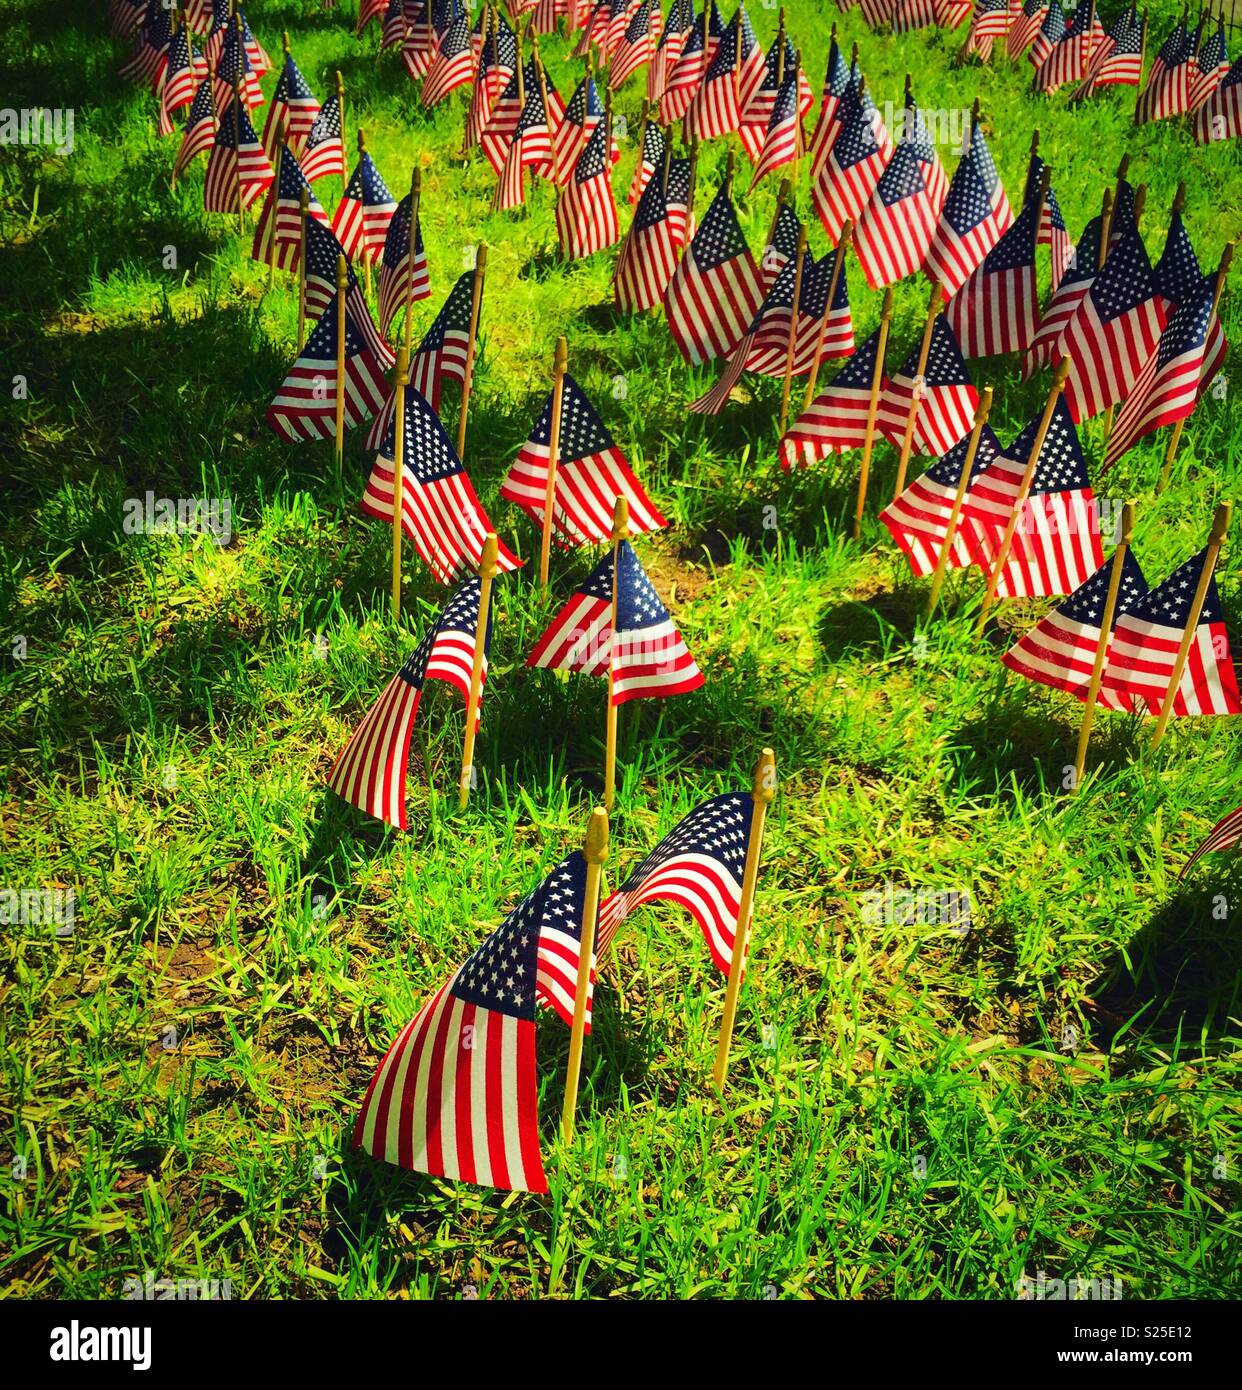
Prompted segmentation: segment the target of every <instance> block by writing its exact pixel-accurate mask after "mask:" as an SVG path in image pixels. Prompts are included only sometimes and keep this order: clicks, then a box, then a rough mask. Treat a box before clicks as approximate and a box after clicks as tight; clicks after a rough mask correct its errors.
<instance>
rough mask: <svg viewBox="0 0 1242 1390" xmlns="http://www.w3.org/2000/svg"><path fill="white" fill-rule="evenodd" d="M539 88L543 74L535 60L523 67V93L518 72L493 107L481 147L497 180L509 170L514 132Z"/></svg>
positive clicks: (530, 60) (527, 61) (485, 127)
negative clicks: (507, 160) (508, 163)
mask: <svg viewBox="0 0 1242 1390" xmlns="http://www.w3.org/2000/svg"><path fill="white" fill-rule="evenodd" d="M538 86H539V70H538V69H537V68H536V67H535V60H534V59H533V58H528V59H527V60H526V62H525V63H524V64H523V65H522V81H521V86H520V89H519V84H518V74H517V72H516V71H515V72H514V73H513V75H512V76H511V77H510V78H509V80H508V82H506V83H505V86H504V89H503V90H502V91H501V93H500V96H499V97H498V98H497V99H496V104H495V105H494V106H493V107H492V112H491V115H490V116H489V117H488V121H487V124H486V125H485V126H484V127H483V133H482V135H481V136H480V137H479V144H480V146H481V147H482V149H483V153H484V154H485V155H486V156H487V162H488V163H489V164H490V165H491V166H492V170H493V172H494V173H495V174H496V177H497V178H499V177H500V171H501V170H502V169H503V168H504V167H505V160H506V158H507V157H508V154H509V145H510V142H511V141H512V140H513V133H514V131H515V130H517V125H518V121H519V120H520V119H521V117H522V111H523V110H524V108H525V106H526V99H527V97H528V96H529V95H530V92H531V89H532V88H536V89H537V88H538ZM519 92H520V94H519Z"/></svg>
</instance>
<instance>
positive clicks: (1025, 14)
mask: <svg viewBox="0 0 1242 1390" xmlns="http://www.w3.org/2000/svg"><path fill="white" fill-rule="evenodd" d="M1047 12H1048V7H1047V5H1046V4H1045V3H1044V0H1023V4H1022V12H1021V14H1020V15H1018V16H1017V17H1016V18H1015V19H1014V21H1013V23H1012V24H1011V25H1010V26H1009V33H1008V35H1007V36H1006V38H1005V55H1006V57H1008V58H1010V59H1011V60H1012V59H1015V58H1020V57H1021V56H1022V55H1023V53H1025V52H1026V50H1027V49H1028V48H1029V47H1030V46H1031V44H1032V43H1034V42H1035V35H1036V34H1038V33H1039V30H1040V26H1041V25H1042V24H1043V22H1044V16H1045V14H1047Z"/></svg>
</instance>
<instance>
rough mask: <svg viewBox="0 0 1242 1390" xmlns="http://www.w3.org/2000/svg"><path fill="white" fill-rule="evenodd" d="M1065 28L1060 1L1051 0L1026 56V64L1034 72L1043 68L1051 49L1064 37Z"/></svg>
mask: <svg viewBox="0 0 1242 1390" xmlns="http://www.w3.org/2000/svg"><path fill="white" fill-rule="evenodd" d="M1067 27H1068V26H1067V25H1066V22H1065V11H1064V10H1063V9H1062V8H1061V0H1051V3H1050V4H1049V5H1048V7H1047V9H1046V10H1045V11H1044V17H1043V19H1042V20H1041V21H1040V25H1039V28H1038V29H1037V30H1036V31H1035V37H1034V38H1033V39H1032V40H1031V45H1030V48H1029V50H1028V51H1027V55H1026V60H1027V62H1028V63H1030V65H1031V66H1032V67H1033V68H1034V69H1035V71H1036V72H1038V71H1039V69H1040V68H1041V67H1043V65H1044V63H1045V61H1046V60H1047V58H1048V57H1049V55H1050V54H1051V53H1052V51H1053V49H1054V48H1056V46H1057V45H1058V44H1059V43H1060V42H1061V40H1062V39H1063V38H1064V37H1065V31H1066V28H1067Z"/></svg>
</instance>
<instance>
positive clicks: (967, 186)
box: [924, 121, 1013, 299]
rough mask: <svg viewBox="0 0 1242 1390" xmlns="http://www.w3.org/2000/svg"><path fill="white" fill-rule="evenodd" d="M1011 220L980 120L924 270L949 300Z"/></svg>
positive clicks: (973, 129) (974, 125)
mask: <svg viewBox="0 0 1242 1390" xmlns="http://www.w3.org/2000/svg"><path fill="white" fill-rule="evenodd" d="M1012 222H1013V212H1012V210H1011V209H1010V206H1009V199H1008V198H1007V197H1006V196H1005V188H1004V185H1003V184H1002V183H1001V181H1000V176H999V175H998V174H997V172H996V165H995V163H994V162H993V160H992V152H991V151H990V150H989V149H988V145H987V141H986V140H985V139H984V137H983V127H982V125H981V124H980V123H979V122H978V121H973V122H972V123H971V131H970V141H969V144H968V145H967V147H966V153H965V154H964V155H963V157H962V159H961V160H960V161H959V162H958V166H957V168H956V169H955V170H954V171H953V180H952V182H951V183H950V184H949V191H948V193H947V195H946V197H945V201H944V206H943V207H942V208H941V209H940V218H939V220H938V222H937V224H936V231H935V234H934V235H933V237H932V239H931V243H930V245H929V246H928V248H927V256H926V259H925V262H924V268H925V269H926V271H927V273H928V275H930V276H931V278H932V279H933V280H936V281H938V282H939V284H940V287H941V289H942V290H943V291H944V294H945V298H946V299H951V298H952V297H953V295H955V294H956V293H957V291H958V290H959V289H961V287H962V286H963V285H964V284H965V283H966V280H967V278H968V277H969V276H970V274H971V272H972V271H973V270H974V269H975V267H976V266H977V265H978V264H979V262H980V261H982V259H983V258H984V256H986V255H987V253H988V252H989V251H990V250H991V249H992V247H993V246H995V245H996V243H997V242H998V241H999V240H1000V238H1001V236H1002V235H1003V234H1004V233H1005V232H1006V231H1008V229H1009V227H1010V224H1011V223H1012Z"/></svg>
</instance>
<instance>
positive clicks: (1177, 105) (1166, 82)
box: [1134, 19, 1194, 125]
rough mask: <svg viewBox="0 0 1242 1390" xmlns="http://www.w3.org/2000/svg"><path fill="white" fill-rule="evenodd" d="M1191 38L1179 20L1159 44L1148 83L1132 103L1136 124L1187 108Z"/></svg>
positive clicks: (1192, 45) (1167, 115)
mask: <svg viewBox="0 0 1242 1390" xmlns="http://www.w3.org/2000/svg"><path fill="white" fill-rule="evenodd" d="M1193 53H1194V40H1193V39H1192V38H1191V36H1190V30H1189V29H1187V27H1186V25H1185V23H1184V22H1183V21H1182V20H1180V19H1179V20H1178V22H1177V24H1176V25H1175V27H1174V28H1173V30H1172V32H1171V33H1170V34H1169V36H1168V38H1166V39H1165V41H1164V42H1163V43H1162V44H1161V45H1160V52H1159V53H1157V54H1156V57H1155V61H1154V62H1153V63H1152V65H1151V73H1150V75H1149V77H1148V79H1147V86H1146V87H1145V88H1144V89H1143V94H1142V96H1140V97H1139V99H1138V104H1137V106H1136V107H1135V112H1134V121H1135V124H1136V125H1138V124H1141V123H1142V122H1144V121H1160V120H1165V119H1167V118H1168V117H1169V116H1180V115H1181V114H1182V113H1183V112H1185V111H1188V110H1189V109H1190V60H1191V56H1192V54H1193Z"/></svg>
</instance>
